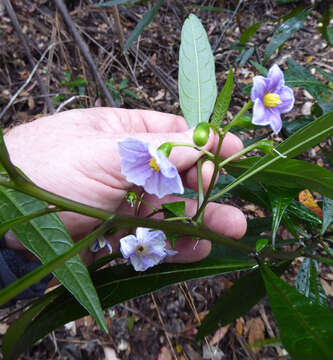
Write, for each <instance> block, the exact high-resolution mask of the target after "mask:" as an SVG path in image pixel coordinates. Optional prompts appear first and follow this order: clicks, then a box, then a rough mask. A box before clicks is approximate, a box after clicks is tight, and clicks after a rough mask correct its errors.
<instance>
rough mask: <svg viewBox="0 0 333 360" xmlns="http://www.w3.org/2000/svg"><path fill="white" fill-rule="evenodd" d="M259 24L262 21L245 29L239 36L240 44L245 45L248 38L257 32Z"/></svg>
mask: <svg viewBox="0 0 333 360" xmlns="http://www.w3.org/2000/svg"><path fill="white" fill-rule="evenodd" d="M261 24H262V21H259V22H257V23H255V24H252V25H251V26H249V27H248V28H247V29H245V30H244V31H243V32H242V34H241V36H240V39H239V43H240V44H241V45H245V44H246V43H247V42H248V41H249V39H250V38H251V37H252V36H253V35H254V34H255V33H256V32H257V30H258V29H259V28H260V26H261Z"/></svg>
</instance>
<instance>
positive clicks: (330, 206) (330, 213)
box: [321, 196, 333, 235]
mask: <svg viewBox="0 0 333 360" xmlns="http://www.w3.org/2000/svg"><path fill="white" fill-rule="evenodd" d="M332 222H333V200H331V199H329V198H328V197H326V196H324V197H323V224H322V227H321V235H323V234H324V233H325V231H326V230H327V228H328V227H329V226H330V225H331V224H332Z"/></svg>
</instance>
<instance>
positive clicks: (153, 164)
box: [149, 158, 161, 171]
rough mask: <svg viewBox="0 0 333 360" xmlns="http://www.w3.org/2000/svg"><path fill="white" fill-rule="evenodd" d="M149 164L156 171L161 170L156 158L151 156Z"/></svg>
mask: <svg viewBox="0 0 333 360" xmlns="http://www.w3.org/2000/svg"><path fill="white" fill-rule="evenodd" d="M149 166H150V167H151V168H152V170H154V171H160V170H161V169H160V167H159V166H158V165H157V163H156V160H155V159H154V158H151V159H150V161H149Z"/></svg>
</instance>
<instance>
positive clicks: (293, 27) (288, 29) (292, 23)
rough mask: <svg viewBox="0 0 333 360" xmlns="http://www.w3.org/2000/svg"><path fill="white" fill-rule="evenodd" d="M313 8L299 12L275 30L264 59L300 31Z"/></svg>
mask: <svg viewBox="0 0 333 360" xmlns="http://www.w3.org/2000/svg"><path fill="white" fill-rule="evenodd" d="M311 11H312V9H308V10H304V11H302V12H300V13H298V14H297V15H296V16H294V17H292V18H290V19H288V20H286V21H285V22H283V23H282V24H281V25H280V26H279V27H278V28H277V29H276V30H275V31H274V34H273V36H272V38H271V41H270V42H269V44H268V45H267V47H266V50H265V54H264V60H263V62H264V63H266V61H267V60H268V59H269V58H270V57H271V56H272V55H273V53H274V51H275V50H277V49H278V48H279V47H280V46H281V45H283V44H284V43H285V42H286V41H287V40H288V39H289V38H290V37H291V36H292V35H293V34H294V33H295V32H296V31H298V30H299V29H300V28H301V27H302V25H303V23H304V21H305V19H306V18H307V16H308V15H309V14H310V12H311Z"/></svg>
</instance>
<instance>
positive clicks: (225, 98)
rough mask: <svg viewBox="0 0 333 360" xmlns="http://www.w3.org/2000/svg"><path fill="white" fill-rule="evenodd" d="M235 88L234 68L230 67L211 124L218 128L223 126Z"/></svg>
mask: <svg viewBox="0 0 333 360" xmlns="http://www.w3.org/2000/svg"><path fill="white" fill-rule="evenodd" d="M233 86H234V75H233V72H232V67H230V69H229V73H228V77H227V80H226V82H225V84H224V86H223V89H222V90H221V92H220V94H219V96H218V98H217V101H216V104H215V108H214V113H213V116H212V120H211V123H212V124H213V125H214V126H216V127H219V126H220V125H221V124H222V121H223V120H224V118H225V115H226V114H227V111H228V109H229V105H230V100H231V96H232V88H233Z"/></svg>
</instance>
